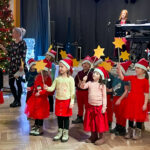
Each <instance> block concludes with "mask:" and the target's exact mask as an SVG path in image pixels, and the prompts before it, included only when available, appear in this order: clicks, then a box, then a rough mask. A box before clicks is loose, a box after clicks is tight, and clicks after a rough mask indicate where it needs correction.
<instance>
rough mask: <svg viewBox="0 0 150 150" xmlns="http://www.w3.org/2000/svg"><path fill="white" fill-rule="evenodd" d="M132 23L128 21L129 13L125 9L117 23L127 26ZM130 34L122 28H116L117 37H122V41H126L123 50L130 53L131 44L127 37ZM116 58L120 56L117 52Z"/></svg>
mask: <svg viewBox="0 0 150 150" xmlns="http://www.w3.org/2000/svg"><path fill="white" fill-rule="evenodd" d="M127 23H130V21H129V20H128V11H127V10H126V9H123V10H122V11H121V13H120V16H119V20H118V21H117V22H116V24H127ZM128 34H129V32H126V30H124V29H122V28H117V27H116V28H115V37H121V38H122V40H123V41H124V43H125V44H124V45H123V47H122V50H123V51H125V50H127V51H129V49H130V42H129V41H127V40H126V38H125V36H126V35H128ZM115 56H118V53H117V50H115Z"/></svg>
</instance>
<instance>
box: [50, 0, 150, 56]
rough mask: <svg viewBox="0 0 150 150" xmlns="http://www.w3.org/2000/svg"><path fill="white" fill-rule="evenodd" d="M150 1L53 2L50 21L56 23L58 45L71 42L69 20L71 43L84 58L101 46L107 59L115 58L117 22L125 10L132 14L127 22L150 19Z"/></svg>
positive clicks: (84, 0)
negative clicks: (68, 32) (78, 46)
mask: <svg viewBox="0 0 150 150" xmlns="http://www.w3.org/2000/svg"><path fill="white" fill-rule="evenodd" d="M149 6H150V0H137V1H136V3H135V4H132V3H130V1H129V3H128V4H127V3H125V0H99V1H97V2H96V1H95V0H50V12H51V14H50V15H51V21H55V42H56V43H63V44H65V43H66V41H67V40H68V34H67V31H68V18H70V20H71V32H70V33H71V38H70V41H71V42H78V44H79V45H81V46H82V56H83V57H84V56H86V55H93V49H95V48H96V47H97V45H98V44H100V45H101V47H103V48H105V55H106V56H109V57H110V58H112V56H113V51H114V47H113V44H112V42H113V41H114V29H115V22H116V21H117V20H118V18H119V15H120V12H121V10H122V9H127V10H128V11H129V17H128V19H129V20H130V21H131V23H135V21H136V20H138V19H150V14H149V13H148V12H149Z"/></svg>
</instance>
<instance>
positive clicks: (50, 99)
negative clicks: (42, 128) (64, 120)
mask: <svg viewBox="0 0 150 150" xmlns="http://www.w3.org/2000/svg"><path fill="white" fill-rule="evenodd" d="M48 99H49V104H50V112H53V111H54V109H53V106H54V99H53V96H51V95H50V96H48Z"/></svg>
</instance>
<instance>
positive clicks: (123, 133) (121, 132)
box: [119, 126, 126, 136]
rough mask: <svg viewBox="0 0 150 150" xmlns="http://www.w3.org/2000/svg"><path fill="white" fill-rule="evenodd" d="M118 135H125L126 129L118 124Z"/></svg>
mask: <svg viewBox="0 0 150 150" xmlns="http://www.w3.org/2000/svg"><path fill="white" fill-rule="evenodd" d="M119 135H120V136H125V135H126V129H125V127H123V126H120V129H119Z"/></svg>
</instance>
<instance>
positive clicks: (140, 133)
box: [132, 128, 142, 140]
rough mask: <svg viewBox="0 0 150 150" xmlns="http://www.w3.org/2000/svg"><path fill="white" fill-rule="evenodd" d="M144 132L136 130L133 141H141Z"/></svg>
mask: <svg viewBox="0 0 150 150" xmlns="http://www.w3.org/2000/svg"><path fill="white" fill-rule="evenodd" d="M141 131H142V130H141V129H139V128H135V133H134V134H133V138H132V139H133V140H139V139H141V137H142V132H141Z"/></svg>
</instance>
